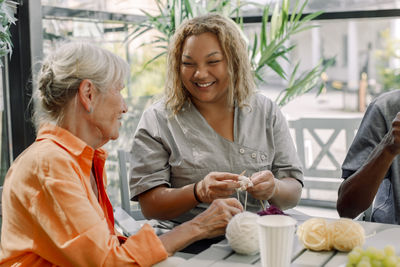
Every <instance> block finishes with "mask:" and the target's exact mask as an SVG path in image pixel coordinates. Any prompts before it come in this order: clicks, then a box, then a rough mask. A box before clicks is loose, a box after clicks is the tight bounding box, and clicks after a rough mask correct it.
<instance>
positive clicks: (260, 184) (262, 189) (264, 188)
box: [247, 171, 277, 200]
mask: <svg viewBox="0 0 400 267" xmlns="http://www.w3.org/2000/svg"><path fill="white" fill-rule="evenodd" d="M250 180H251V181H252V183H253V186H252V187H249V188H247V192H249V193H250V194H251V195H252V196H253V197H254V198H255V199H260V200H268V199H270V198H272V197H273V196H274V194H275V191H276V187H277V184H276V181H275V176H274V175H273V174H272V172H271V171H261V172H257V173H254V174H253V175H252V176H251V177H250Z"/></svg>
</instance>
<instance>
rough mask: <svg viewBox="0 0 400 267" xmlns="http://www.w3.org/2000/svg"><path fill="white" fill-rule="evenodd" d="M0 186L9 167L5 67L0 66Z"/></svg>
mask: <svg viewBox="0 0 400 267" xmlns="http://www.w3.org/2000/svg"><path fill="white" fill-rule="evenodd" d="M0 71H1V73H0V118H1V119H0V137H1V138H0V151H1V153H0V186H1V185H3V183H4V177H5V175H6V173H7V170H8V168H9V167H10V152H9V140H8V136H9V135H8V119H7V115H8V114H7V111H6V110H7V109H6V97H7V93H6V87H5V83H4V79H3V77H4V75H5V73H4V72H5V68H4V67H1V68H0Z"/></svg>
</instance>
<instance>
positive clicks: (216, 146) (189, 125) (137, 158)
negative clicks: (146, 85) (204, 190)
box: [130, 94, 303, 223]
mask: <svg viewBox="0 0 400 267" xmlns="http://www.w3.org/2000/svg"><path fill="white" fill-rule="evenodd" d="M131 153H132V162H131V172H130V191H131V196H132V200H135V201H136V200H137V199H138V195H140V194H141V193H143V192H145V191H147V190H149V189H151V188H154V187H157V186H160V185H166V186H168V187H172V188H179V187H182V186H184V185H187V184H191V183H195V182H197V181H199V180H201V179H203V178H204V177H205V176H206V175H207V174H208V173H210V172H213V171H218V172H230V173H236V174H240V173H241V172H242V171H243V170H246V174H245V175H246V176H248V177H250V176H251V175H252V174H253V173H255V172H259V171H262V170H271V172H272V173H273V174H274V175H275V177H276V178H278V179H281V178H284V177H293V178H296V179H297V180H298V181H299V182H300V183H301V184H302V180H303V173H302V170H301V167H300V166H301V163H300V161H299V159H298V157H297V153H296V150H295V147H294V144H293V141H292V138H291V136H290V133H289V128H288V126H287V122H286V120H285V118H284V117H283V115H282V113H281V112H280V110H279V108H278V106H277V105H276V104H275V103H274V102H272V101H271V100H270V99H269V98H267V97H265V96H264V95H262V94H255V95H254V96H253V97H252V99H251V101H250V107H245V108H242V109H241V108H238V107H237V106H236V107H235V115H234V141H233V142H231V141H229V140H227V139H225V138H223V137H222V136H220V135H219V134H218V133H216V132H215V131H214V129H213V128H212V127H211V126H210V125H209V124H208V123H207V121H206V120H205V119H204V117H203V116H202V115H201V114H200V112H199V111H198V110H197V109H196V107H195V106H194V105H193V104H190V103H187V104H185V106H184V108H183V109H182V110H181V111H180V112H179V113H178V114H177V115H172V113H171V112H170V111H167V110H166V108H165V102H164V101H163V100H161V101H159V102H157V103H155V104H153V105H152V106H150V107H149V108H148V109H146V110H145V111H144V113H143V115H142V118H141V119H140V122H139V124H138V127H137V130H136V133H135V136H134V140H133V147H132V151H131ZM235 196H236V194H235ZM244 199H245V192H241V193H240V201H241V203H242V204H244ZM207 206H208V205H206V204H203V203H202V204H199V205H198V206H197V207H196V208H194V209H192V210H191V211H189V212H187V213H185V214H183V215H181V216H179V217H178V218H176V219H175V220H173V221H174V222H176V223H181V222H184V221H187V220H190V219H192V218H193V217H194V216H195V215H197V214H199V213H200V212H202V211H203V210H204V209H205V208H207ZM155 208H157V207H155ZM260 209H261V204H260V202H259V201H258V200H256V199H254V198H252V197H251V195H250V194H249V195H248V201H247V210H251V211H258V210H260Z"/></svg>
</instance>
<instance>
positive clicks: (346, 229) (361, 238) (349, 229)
mask: <svg viewBox="0 0 400 267" xmlns="http://www.w3.org/2000/svg"><path fill="white" fill-rule="evenodd" d="M297 236H298V237H299V240H300V241H301V242H302V243H303V244H304V246H305V247H306V248H308V249H311V250H315V251H321V250H331V249H332V248H335V249H337V250H340V251H350V250H352V249H353V248H355V247H357V246H362V245H363V244H364V242H365V232H364V228H363V227H362V226H361V225H360V224H358V223H357V222H355V221H353V220H351V219H345V218H342V219H339V220H336V221H334V222H332V223H328V222H327V221H326V220H325V219H322V218H312V219H309V220H307V221H305V222H304V223H303V224H302V225H300V226H299V227H298V229H297Z"/></svg>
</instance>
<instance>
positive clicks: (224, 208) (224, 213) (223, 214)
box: [191, 198, 243, 239]
mask: <svg viewBox="0 0 400 267" xmlns="http://www.w3.org/2000/svg"><path fill="white" fill-rule="evenodd" d="M242 211H243V206H242V204H240V202H239V201H238V200H237V199H235V198H227V199H216V200H214V201H213V202H212V203H211V205H210V206H209V207H208V208H207V209H206V210H205V211H204V212H202V213H200V214H199V215H197V216H196V217H194V218H193V219H192V221H191V222H192V224H194V227H197V228H198V229H199V230H200V232H201V238H202V239H204V238H213V237H216V236H220V235H223V234H225V229H226V226H227V225H228V223H229V221H230V220H231V218H232V217H233V216H235V215H236V214H238V213H240V212H242Z"/></svg>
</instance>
